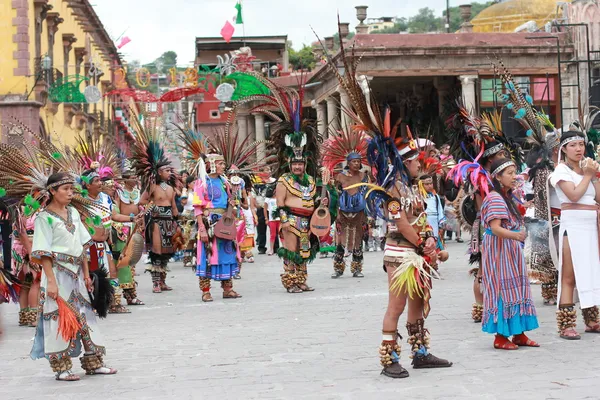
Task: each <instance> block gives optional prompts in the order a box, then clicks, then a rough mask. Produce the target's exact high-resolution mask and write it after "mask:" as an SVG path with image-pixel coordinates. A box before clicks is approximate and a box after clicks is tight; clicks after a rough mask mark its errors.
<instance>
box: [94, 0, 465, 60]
mask: <svg viewBox="0 0 600 400" xmlns="http://www.w3.org/2000/svg"><path fill="white" fill-rule="evenodd" d="M90 2H91V3H92V4H93V6H94V9H95V10H96V13H97V14H98V15H99V17H100V20H101V21H102V23H103V24H104V27H105V29H106V30H107V31H108V33H109V34H110V35H111V37H112V38H113V39H117V38H118V37H119V36H121V35H122V34H123V33H125V36H128V37H129V38H130V39H131V42H130V43H128V44H127V45H125V46H124V47H123V48H122V49H121V52H122V54H123V56H124V58H125V59H126V60H127V61H132V60H140V61H141V62H142V63H146V62H151V61H153V60H155V59H156V58H158V57H159V56H160V55H161V54H162V53H163V52H165V51H169V50H173V51H175V52H176V53H177V55H178V63H179V64H180V65H182V66H183V65H188V64H189V65H192V64H193V60H194V56H195V48H194V45H195V38H196V37H202V36H220V31H221V28H222V27H223V25H224V24H225V21H227V20H229V21H231V20H232V18H234V16H235V14H236V10H235V4H236V0H91V1H90ZM464 2H465V0H450V6H458V5H459V4H463V3H464ZM242 4H243V17H244V22H245V24H244V30H245V34H246V35H247V36H261V35H285V34H287V35H288V40H291V41H292V43H293V47H294V48H296V49H298V48H300V47H301V44H302V43H305V44H310V43H311V42H313V41H314V40H315V39H316V38H315V35H314V33H313V32H312V31H311V26H312V28H313V29H314V30H315V31H316V33H317V34H318V35H319V36H320V37H321V38H322V37H325V36H330V35H332V34H333V33H335V32H337V27H336V24H337V12H338V11H339V13H340V19H341V22H350V27H351V30H354V28H353V27H354V26H356V25H357V24H358V20H357V19H356V10H355V9H354V6H357V5H368V6H369V8H368V9H367V17H368V18H376V17H382V16H390V17H394V16H398V17H402V16H404V17H410V16H412V15H414V14H416V13H417V11H418V9H419V8H423V7H430V8H433V9H434V10H435V11H436V15H440V16H441V14H442V10H444V9H445V7H446V0H419V1H410V0H355V1H348V0H293V1H292V0H271V1H267V0H243V3H242ZM235 27H236V31H235V34H234V37H238V36H239V37H241V36H242V34H243V31H242V25H235Z"/></svg>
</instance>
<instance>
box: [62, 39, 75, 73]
mask: <svg viewBox="0 0 600 400" xmlns="http://www.w3.org/2000/svg"><path fill="white" fill-rule="evenodd" d="M62 37H63V54H64V66H63V76H64V77H65V78H66V77H67V76H68V75H69V53H71V50H72V49H73V43H75V42H76V41H77V38H76V37H75V35H74V34H72V33H65V34H63V36H62Z"/></svg>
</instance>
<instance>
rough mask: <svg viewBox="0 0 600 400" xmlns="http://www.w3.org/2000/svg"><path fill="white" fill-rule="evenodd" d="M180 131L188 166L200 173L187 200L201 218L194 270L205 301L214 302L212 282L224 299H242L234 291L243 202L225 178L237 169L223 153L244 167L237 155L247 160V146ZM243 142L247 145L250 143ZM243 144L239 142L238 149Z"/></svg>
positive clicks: (231, 160) (226, 136)
mask: <svg viewBox="0 0 600 400" xmlns="http://www.w3.org/2000/svg"><path fill="white" fill-rule="evenodd" d="M179 129H180V139H181V143H182V147H183V149H184V151H185V152H186V154H187V158H188V160H189V161H188V162H189V165H193V166H194V167H193V171H194V172H195V173H197V174H198V179H197V180H196V181H195V183H194V189H193V191H192V193H190V192H189V191H188V201H191V202H192V204H193V207H194V213H195V217H196V219H198V239H197V240H198V241H197V251H196V255H197V257H196V268H195V271H196V276H198V280H199V286H200V290H201V291H202V301H204V302H212V301H213V297H212V294H211V293H210V289H211V280H215V281H219V282H221V288H222V289H223V298H224V299H236V298H240V297H242V296H241V295H240V294H239V293H237V292H236V291H235V290H233V278H234V277H235V276H236V275H237V274H238V273H239V261H240V259H239V256H240V254H239V250H238V243H236V233H237V230H236V226H235V217H234V207H236V208H239V207H240V205H241V203H236V202H235V200H234V198H233V189H234V185H232V184H231V183H230V181H229V179H228V178H227V175H226V171H227V170H228V169H230V168H231V167H234V168H235V166H232V165H229V167H230V168H228V166H227V164H226V159H225V157H224V156H223V152H225V153H226V154H227V155H228V161H229V162H230V163H232V162H234V161H236V162H240V164H241V165H242V167H243V168H244V167H245V166H246V165H245V164H244V161H249V160H248V159H244V158H238V156H237V155H239V154H240V153H243V155H244V157H247V155H246V154H247V152H248V150H247V148H246V147H243V148H242V149H240V148H231V144H230V138H231V139H232V138H233V136H229V134H227V135H225V133H223V132H219V133H216V135H217V136H218V137H216V138H215V139H213V142H212V145H211V144H210V143H211V142H209V140H208V138H207V137H205V136H204V135H203V134H202V133H200V132H196V131H194V130H193V129H191V128H190V127H180V128H179ZM220 135H223V136H220ZM236 140H237V139H236ZM241 142H243V143H244V144H245V146H247V140H243V141H241ZM241 142H240V143H241ZM240 143H236V144H237V146H239V145H240ZM206 153H208V154H206ZM237 178H239V176H238V177H237ZM239 179H240V180H241V178H239ZM236 183H239V182H236Z"/></svg>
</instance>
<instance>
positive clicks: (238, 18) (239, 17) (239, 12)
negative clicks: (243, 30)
mask: <svg viewBox="0 0 600 400" xmlns="http://www.w3.org/2000/svg"><path fill="white" fill-rule="evenodd" d="M235 9H236V10H237V15H236V17H235V23H236V25H238V24H243V23H244V19H243V18H242V0H238V2H237V4H236V5H235Z"/></svg>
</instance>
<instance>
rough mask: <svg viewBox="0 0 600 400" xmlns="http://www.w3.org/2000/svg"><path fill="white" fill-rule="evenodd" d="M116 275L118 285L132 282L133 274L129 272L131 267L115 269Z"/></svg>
mask: <svg viewBox="0 0 600 400" xmlns="http://www.w3.org/2000/svg"><path fill="white" fill-rule="evenodd" d="M117 277H118V278H119V284H120V285H127V284H132V283H133V274H132V273H131V267H130V266H126V267H123V268H119V269H118V270H117Z"/></svg>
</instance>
